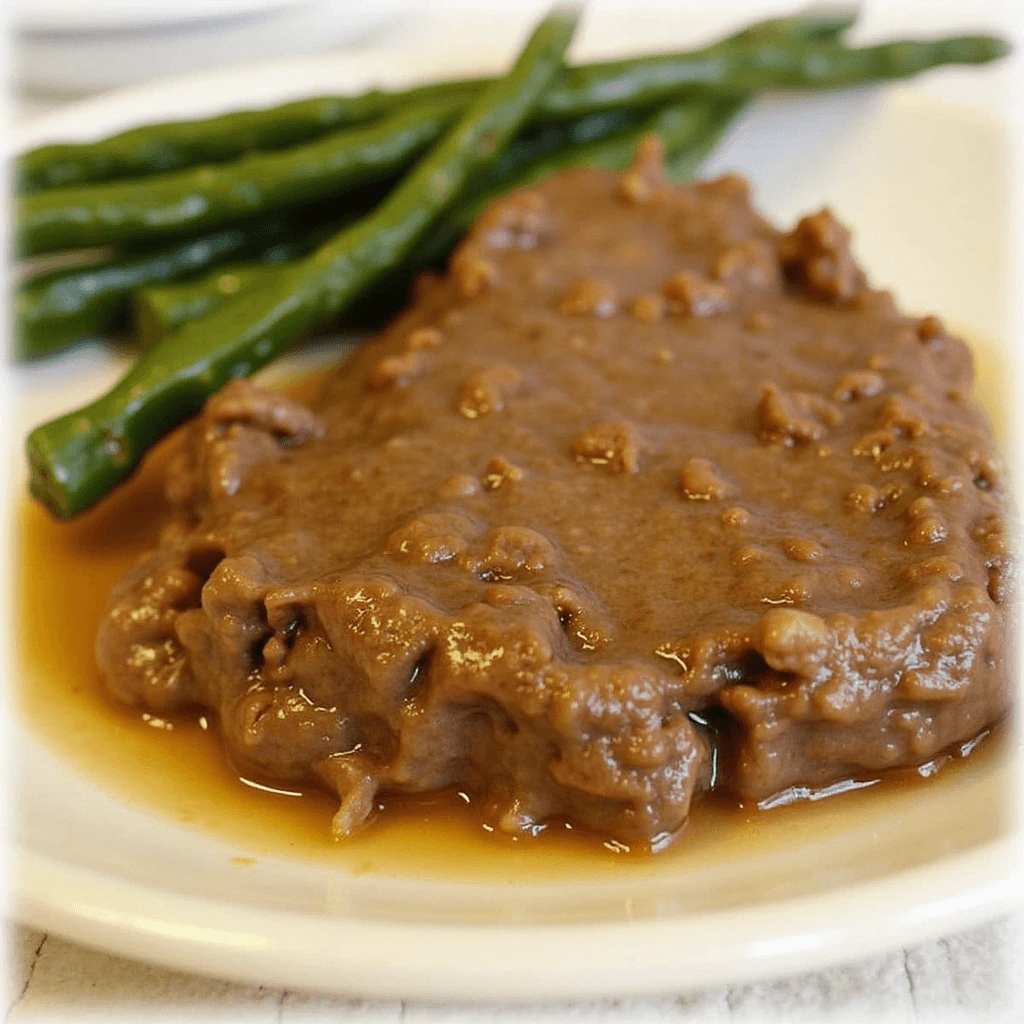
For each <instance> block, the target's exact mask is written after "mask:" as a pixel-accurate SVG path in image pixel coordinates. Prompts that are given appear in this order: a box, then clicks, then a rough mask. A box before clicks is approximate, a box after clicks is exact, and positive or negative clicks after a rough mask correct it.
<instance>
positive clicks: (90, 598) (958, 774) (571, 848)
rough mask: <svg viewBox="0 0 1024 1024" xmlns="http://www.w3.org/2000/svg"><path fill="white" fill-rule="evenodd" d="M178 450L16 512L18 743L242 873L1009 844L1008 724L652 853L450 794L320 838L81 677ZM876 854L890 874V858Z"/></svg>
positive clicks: (535, 869) (197, 725)
mask: <svg viewBox="0 0 1024 1024" xmlns="http://www.w3.org/2000/svg"><path fill="white" fill-rule="evenodd" d="M990 353H991V350H990V349H984V348H983V349H980V350H976V355H977V356H978V386H977V387H978V394H979V395H980V396H981V398H982V401H983V403H984V404H985V405H986V407H987V409H988V411H989V413H990V415H991V416H992V418H993V420H994V422H995V425H996V435H997V437H998V438H999V440H1000V442H1001V443H1002V444H1003V445H1004V446H1005V442H1006V438H1005V433H1004V432H1003V431H1002V430H1001V429H1000V428H1001V427H1003V426H1004V424H1005V422H1006V420H1005V417H1004V415H1003V413H1004V410H1005V407H1006V405H1005V403H1006V395H1005V393H1004V391H1003V389H1002V382H1003V381H1005V377H1004V376H1002V375H1001V374H1000V366H999V364H998V361H997V360H995V359H993V357H992V356H991V354H990ZM313 386H314V385H313V384H311V383H310V382H308V381H307V382H303V383H302V384H300V385H298V386H295V387H293V388H291V389H290V390H291V391H292V392H293V393H295V394H297V396H299V397H301V396H302V395H303V394H305V393H308V392H307V389H310V390H311V389H312V387H313ZM175 443H176V438H174V437H172V438H171V439H169V440H168V441H166V442H164V443H163V444H162V445H161V446H160V447H159V448H158V449H156V450H155V451H154V452H153V453H152V454H151V455H150V456H149V457H148V458H147V460H146V461H145V463H144V465H143V467H142V469H141V470H140V472H139V473H138V474H136V477H135V478H134V479H133V480H132V481H131V482H130V483H128V484H127V485H125V486H124V487H122V488H121V489H120V490H118V491H117V492H115V493H114V494H113V495H111V496H110V497H108V498H107V499H106V500H105V501H104V502H102V503H101V504H100V505H99V506H98V507H97V508H95V509H94V510H92V511H91V512H89V513H88V514H86V515H84V516H82V517H80V518H79V519H77V520H75V521H74V522H71V523H59V522H56V521H54V520H53V519H52V518H50V517H49V515H48V514H47V513H46V512H45V511H44V510H43V509H42V507H41V506H39V505H37V504H35V503H32V502H29V501H27V500H26V501H25V502H24V503H23V505H22V507H21V509H20V523H19V540H20V552H19V555H20V558H19V580H18V594H17V600H16V605H15V607H16V615H17V634H16V635H17V646H18V659H19V660H18V667H19V671H18V672H17V673H16V674H15V676H16V680H17V682H16V688H17V692H16V701H17V705H18V708H19V712H20V715H21V717H22V720H23V721H24V722H25V724H26V725H27V726H28V728H29V729H30V731H31V732H32V733H33V734H34V735H35V736H36V737H37V738H39V739H40V740H41V741H42V742H43V743H44V744H45V745H46V746H48V747H49V748H51V749H52V750H53V751H55V752H56V753H58V755H59V756H60V757H61V758H62V759H63V760H64V761H65V762H66V763H68V764H70V765H71V766H72V767H73V768H74V769H75V770H76V771H78V772H79V773H81V774H83V775H85V776H86V777H87V778H89V779H90V780H92V781H95V783H96V784H97V785H99V786H100V787H102V788H103V789H105V790H107V791H108V792H111V793H113V794H114V795H116V796H117V797H119V798H120V799H121V800H123V801H124V802H125V803H127V804H129V805H131V806H134V807H137V808H139V809H141V810H145V811H148V812H152V813H156V814H158V815H161V816H163V817H165V818H166V817H171V818H172V819H175V820H177V821H178V822H180V823H181V824H182V825H184V826H186V827H189V828H194V829H197V830H201V831H202V832H204V833H207V834H212V835H214V836H217V837H219V838H221V839H223V840H226V841H227V842H229V843H231V844H232V846H234V847H237V849H238V854H237V855H236V856H234V857H232V858H231V859H232V860H233V862H234V863H235V864H236V865H238V867H239V868H244V867H246V866H248V865H250V864H252V863H254V862H255V860H254V858H258V857H260V856H283V857H289V858H302V859H312V860H317V861H321V862H324V861H326V862H329V863H332V864H335V865H337V866H338V867H342V868H344V869H346V870H348V871H350V872H353V873H365V872H380V873H388V874H401V875H412V876H421V877H422V876H427V877H446V878H452V877H459V878H477V879H496V878H508V877H510V876H514V877H515V878H516V879H522V878H524V877H525V878H535V879H553V878H562V877H568V876H572V877H575V878H579V877H584V876H591V875H602V874H607V873H609V872H614V873H615V874H617V875H620V874H621V873H622V871H623V870H628V871H636V872H641V873H650V872H651V871H654V870H661V869H662V867H664V866H668V865H670V864H671V865H672V866H673V868H674V869H677V870H678V869H679V868H680V867H683V866H690V865H692V866H693V867H695V868H696V867H699V866H701V865H706V864H708V863H711V862H716V861H720V860H721V859H723V858H728V859H730V860H731V859H734V858H741V857H743V856H744V855H749V854H751V853H753V852H754V851H757V853H758V854H759V855H762V854H768V853H769V852H774V853H780V852H784V850H785V849H786V848H789V847H795V846H797V845H801V844H803V845H806V844H808V843H815V842H821V841H823V839H825V838H826V837H828V836H833V837H834V836H835V835H837V834H839V833H843V832H849V833H850V835H851V836H855V835H858V834H859V835H861V836H863V834H864V833H865V830H871V834H872V835H873V836H875V840H874V841H875V842H876V843H877V844H878V845H879V846H880V847H881V846H885V845H886V844H887V843H890V845H891V841H895V842H902V843H904V844H905V845H906V846H908V849H907V850H906V857H905V859H906V863H907V864H908V865H909V864H912V863H920V862H922V861H924V860H926V859H928V858H929V857H930V856H937V855H939V854H943V853H952V852H956V851H957V850H958V849H966V848H968V847H970V846H972V845H975V844H977V843H979V842H983V841H985V840H987V839H990V838H995V837H996V836H998V835H1000V834H1002V833H1004V832H1005V831H1006V829H1007V828H1008V817H1009V815H1008V809H1009V800H1008V794H1009V777H1010V772H1009V756H1008V755H1009V752H1010V750H1011V746H1012V745H1011V742H1010V735H1009V734H1010V732H1011V730H1010V729H1008V728H1007V727H1006V726H1005V725H1004V726H1001V727H998V728H997V729H996V730H994V731H993V732H992V733H985V734H982V736H980V737H978V738H976V740H974V741H972V742H970V743H967V744H964V745H963V746H962V747H961V748H958V749H956V750H951V751H949V752H948V754H947V755H944V756H942V757H940V758H937V759H936V760H935V761H934V762H932V763H931V764H930V765H927V766H924V767H923V768H922V769H919V770H903V771H897V772H891V773H888V774H887V775H885V776H884V777H883V778H882V779H864V780H861V781H860V783H858V784H857V785H856V786H854V785H850V786H848V787H843V786H839V787H831V789H832V790H839V792H835V793H832V794H831V795H829V796H828V799H820V798H815V799H813V800H808V799H803V800H797V801H794V802H791V803H788V804H784V805H781V806H773V807H770V808H767V809H763V808H759V807H757V806H743V805H737V804H736V803H735V802H734V801H732V800H729V799H727V798H717V797H714V796H712V797H710V798H705V799H703V800H700V801H698V802H697V804H696V806H695V808H694V810H693V812H692V813H691V816H690V821H689V824H688V826H687V828H686V829H685V833H684V834H683V835H682V836H680V837H679V839H678V840H677V841H676V842H675V843H674V844H673V845H672V846H671V847H670V848H669V849H668V850H667V851H664V852H661V853H658V854H656V855H652V854H650V853H649V852H648V851H645V850H638V849H633V850H630V849H629V848H628V847H626V846H624V845H623V844H620V843H617V842H613V841H604V840H602V839H601V838H600V837H596V836H594V835H588V834H583V833H581V832H580V831H579V830H572V829H570V828H568V827H567V826H564V825H553V826H550V827H549V828H547V829H546V830H544V831H543V832H542V833H540V834H538V835H537V836H535V837H532V838H529V839H521V840H516V839H512V838H510V837H508V836H506V835H503V834H501V833H496V832H494V831H493V830H491V829H490V827H489V826H487V825H485V824H483V823H482V822H481V821H480V819H479V818H477V817H475V816H474V814H473V809H472V807H471V806H470V807H468V808H467V807H466V804H467V803H470V800H469V797H468V796H466V795H465V794H461V793H450V792H449V793H442V794H438V795H433V796H427V797H415V798H409V797H404V798H397V797H389V798H387V799H386V800H384V801H383V802H381V803H380V804H379V808H378V813H377V814H376V815H375V817H374V818H373V819H372V820H371V822H370V823H369V824H368V825H367V826H366V827H365V828H364V829H363V830H362V831H361V832H359V833H358V834H357V835H356V836H355V837H354V838H352V839H349V840H347V841H345V842H336V841H334V840H333V839H332V838H331V835H330V823H331V817H332V815H333V813H334V812H335V810H336V809H337V801H336V798H334V797H332V796H330V795H328V794H326V793H322V792H319V791H315V790H309V791H298V790H275V789H273V788H271V787H266V786H264V785H262V784H261V783H258V782H257V781H255V780H251V779H246V778H244V777H241V776H240V775H239V773H238V772H237V771H236V770H235V769H234V767H233V766H232V765H231V764H230V762H229V760H228V758H227V756H226V755H225V753H224V750H223V748H222V746H221V744H220V742H219V740H218V738H217V735H216V722H215V721H214V720H213V719H212V718H211V717H210V716H209V715H207V714H201V713H199V712H197V713H195V714H194V715H191V716H187V717H184V716H178V717H175V718H173V719H169V720H164V719H161V718H159V717H155V716H153V715H150V714H144V713H141V712H139V711H137V710H131V709H127V708H124V707H121V706H119V705H117V704H116V703H115V702H114V701H113V700H111V699H110V698H109V697H107V695H106V693H105V692H104V689H103V685H102V681H101V679H100V677H99V673H98V671H97V670H96V667H95V657H94V643H95V638H96V630H97V626H98V623H99V621H100V618H101V616H102V614H103V611H104V607H105V604H106V600H107V594H108V592H109V590H110V588H111V586H112V585H113V584H114V583H115V582H116V580H117V579H118V578H119V577H120V576H121V575H122V573H123V572H124V571H125V570H126V569H127V568H128V567H129V566H130V565H131V563H132V562H133V561H134V560H135V559H136V558H137V557H138V556H139V555H140V554H142V553H143V552H144V551H146V550H147V549H149V548H150V547H152V546H153V545H154V544H155V543H156V540H157V536H158V533H159V530H160V525H161V520H162V517H163V515H164V513H165V505H164V501H163V497H162V476H161V472H162V467H163V464H164V463H165V461H166V459H167V457H168V455H169V452H170V450H171V449H172V447H173V445H174V444H175ZM967 755H970V756H967ZM820 795H824V794H818V795H816V797H817V796H820ZM940 811H941V818H944V819H945V821H946V822H948V821H949V820H951V815H955V820H956V822H957V828H956V830H955V834H950V830H949V829H948V828H944V827H943V826H942V821H941V820H936V814H937V812H940ZM879 822H887V823H888V824H887V825H882V826H881V827H880V826H879ZM893 822H898V823H899V824H898V827H897V826H896V825H894V824H893ZM876 833H877V835H876ZM908 837H911V838H912V841H911V842H907V840H908ZM910 847H912V848H910ZM887 856H889V860H890V861H891V850H890V853H889V854H887Z"/></svg>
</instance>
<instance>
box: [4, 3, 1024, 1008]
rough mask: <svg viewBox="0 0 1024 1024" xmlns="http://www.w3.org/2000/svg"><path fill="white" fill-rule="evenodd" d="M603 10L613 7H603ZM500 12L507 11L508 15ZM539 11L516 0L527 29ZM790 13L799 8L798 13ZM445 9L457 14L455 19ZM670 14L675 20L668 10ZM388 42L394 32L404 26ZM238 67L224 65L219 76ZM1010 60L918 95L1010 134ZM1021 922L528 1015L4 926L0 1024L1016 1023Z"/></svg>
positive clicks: (915, 25) (974, 6) (961, 18)
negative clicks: (291, 981)
mask: <svg viewBox="0 0 1024 1024" xmlns="http://www.w3.org/2000/svg"><path fill="white" fill-rule="evenodd" d="M605 2H608V3H612V4H614V3H616V2H621V0H605ZM505 6H506V7H507V6H508V4H506V5H505ZM540 6H546V5H545V4H540V3H538V2H537V0H521V3H520V4H519V5H518V7H519V10H520V11H521V12H522V17H523V18H524V19H527V18H530V17H533V16H534V14H535V12H536V10H537V9H539V7H540ZM633 6H634V7H635V8H636V9H637V12H638V15H637V16H638V17H645V18H647V17H660V16H665V15H666V10H665V9H666V7H672V6H674V5H673V4H670V3H668V0H648V2H646V3H641V2H640V0H636V2H635V4H634V5H633ZM786 6H788V5H787V4H786V3H785V2H784V0H778V2H777V3H774V4H773V3H771V2H767V3H766V2H762V0H719V3H718V5H717V6H714V7H713V8H712V6H711V5H710V4H708V5H707V6H706V8H705V9H706V10H711V9H713V10H714V15H713V16H714V17H715V18H716V19H719V20H721V21H722V22H723V24H728V23H729V22H730V21H735V20H737V19H743V20H746V19H750V18H754V17H759V16H763V14H764V13H765V12H766V11H775V12H778V11H779V10H781V9H783V8H785V7H786ZM793 6H796V5H795V4H794V5H793ZM861 6H862V8H863V15H862V19H861V27H860V28H859V29H858V37H859V38H860V39H862V40H864V41H869V40H871V39H873V38H883V37H885V36H895V35H899V34H939V33H943V32H951V31H968V30H984V31H999V32H1002V33H1003V34H1005V35H1007V36H1010V37H1011V38H1014V39H1015V40H1016V41H1017V45H1018V48H1020V47H1021V46H1024V31H1022V23H1024V19H1022V17H1021V11H1020V7H1019V4H1018V2H1017V0H975V2H973V3H971V4H965V3H964V2H963V0H874V2H871V0H869V2H866V3H862V5H861ZM456 9H458V12H457V14H456ZM675 16H676V17H678V16H679V15H678V8H677V9H676V13H675ZM453 17H457V19H458V23H459V25H460V29H461V31H462V32H469V31H473V30H474V29H475V28H479V29H480V30H486V24H487V20H488V7H487V4H486V2H480V3H475V4H474V3H459V2H457V0H445V2H443V3H441V4H435V5H433V7H432V8H431V9H430V11H429V12H426V11H421V12H420V13H419V14H418V15H417V16H416V17H414V18H410V19H409V20H408V21H407V22H406V24H405V29H404V31H415V33H416V35H417V37H419V38H422V39H424V40H425V41H426V40H427V39H428V38H429V37H430V36H431V35H434V34H437V35H440V34H443V33H444V32H446V31H450V30H451V24H452V19H453ZM396 32H397V33H399V34H401V33H402V32H403V28H402V27H399V28H398V29H396ZM243 60H244V55H242V54H238V55H231V54H225V64H230V63H237V62H241V61H243ZM1020 64H1021V61H1020V60H1019V59H1017V60H1014V61H1010V62H1004V63H1003V64H1001V65H998V66H996V67H993V68H982V69H970V70H966V71H964V70H950V71H943V72H938V73H934V74H932V75H930V76H928V77H927V78H926V79H924V80H923V81H922V82H921V87H922V88H924V89H926V90H927V91H929V92H932V93H934V94H936V95H941V96H944V97H947V98H952V99H956V100H959V101H961V102H967V103H971V104H975V105H977V106H980V107H985V108H988V109H990V110H993V111H996V112H998V113H999V114H1001V115H1003V116H1004V117H1007V118H1008V119H1009V120H1010V121H1011V122H1013V123H1014V124H1015V125H1016V126H1017V129H1018V130H1019V128H1020V120H1021V119H1020V107H1019V105H1018V104H1019V97H1020V84H1021V83H1020V70H1019V69H1020ZM13 100H14V103H13V114H14V120H15V121H16V122H24V121H27V120H30V119H32V118H35V117H38V116H41V115H43V114H45V113H49V112H51V111H53V110H56V109H59V107H60V106H62V105H63V104H64V103H66V102H68V98H67V97H59V96H42V95H39V94H32V95H27V94H20V95H15V96H14V97H13ZM1022 931H1024V918H1022V917H1021V916H1020V915H1019V914H1018V915H1013V916H1007V917H1005V918H1002V919H1000V920H998V921H995V922H993V923H990V924H987V925H985V926H982V927H980V928H976V929H973V930H971V931H968V932H963V933H960V934H955V935H950V936H948V937H946V938H943V939H940V940H938V941H935V942H929V943H926V944H924V945H921V946H916V947H913V948H910V949H906V950H901V951H898V952H896V953H893V954H887V955H884V956H879V957H876V958H873V959H871V960H868V961H864V962H860V963H853V964H848V965H844V966H841V967H837V968H834V969H831V970H827V971H821V972H817V973H813V974H808V975H803V976H800V977H795V978H789V979H783V980H779V981H773V982H764V983H760V984H755V985H737V986H728V987H724V988H716V989H708V990H704V991H700V992H697V993H692V994H688V995H682V996H678V997H662V998H652V999H631V1000H606V1001H594V1002H572V1003H565V1002H562V1003H546V1004H533V1005H529V1006H521V1007H514V1006H486V1007H483V1006H475V1007H466V1006H456V1005H427V1004H422V1003H414V1002H407V1001H403V1002H373V1001H363V1000H345V999H333V998H328V997H322V996H310V995H306V994H303V993H299V992H291V991H285V990H281V989H274V988H265V987H255V988H254V987H247V986H243V985H235V984H232V983H229V982H221V981H214V980H210V979H207V978H201V977H198V976H192V975H186V974H181V973H178V972H175V971H169V970H165V969H163V968H160V967H154V966H150V965H147V964H141V963H135V962H133V961H129V960H125V959H121V958H119V957H114V956H108V955H107V954H104V953H100V952H97V951H94V950H90V949H86V948H84V947H81V946H78V945H75V944H73V943H70V942H66V941H64V940H62V939H60V938H59V937H57V936H53V935H44V934H42V933H40V932H36V931H34V930H32V929H28V928H24V927H21V926H18V925H13V926H12V929H11V932H10V937H9V938H10V952H11V963H10V977H9V979H8V994H7V1002H6V1004H5V1006H6V1010H5V1019H7V1020H9V1021H11V1022H12V1024H14V1022H22V1021H75V1022H78V1021H83V1022H85V1021H93V1020H96V1021H101V1020H103V1021H107V1020H124V1021H139V1022H145V1024H149V1022H157V1021H159V1022H165V1021H166V1022H170V1021H185V1020H188V1021H207V1020H210V1021H226V1022H227V1021H230V1022H235V1021H238V1022H243V1021H244V1022H250V1021H251V1022H264V1021H266V1022H278V1024H306V1022H310V1024H312V1022H332V1024H333V1022H336V1024H346V1022H350V1021H352V1022H355V1021H358V1022H365V1024H371V1022H373V1024H377V1022H381V1024H384V1022H389V1024H390V1022H392V1021H435V1022H445V1021H453V1022H454V1021H459V1022H471V1021H502V1022H506V1024H517V1022H520V1021H522V1022H527V1021H529V1022H538V1024H540V1022H552V1024H554V1022H569V1021H581V1022H582V1021H588V1022H591V1021H592V1022H604V1021H609V1022H610V1021H616V1022H626V1021H629V1022H632V1021H644V1022H650V1024H655V1022H669V1021H672V1022H681V1024H682V1022H687V1024H704V1022H712V1021H714V1022H731V1021H743V1022H762V1021H763V1022H769V1021H792V1020H802V1021H818V1020H828V1021H829V1022H851V1024H853V1022H861V1021H864V1022H879V1024H882V1022H893V1024H897V1022H904V1021H906V1022H909V1021H920V1022H927V1024H931V1022H935V1024H939V1022H971V1024H973V1022H976V1021H977V1022H982V1021H985V1022H988V1021H994V1022H1003V1021H1005V1022H1011V1021H1013V1022H1019V1021H1021V1020H1024V986H1022V978H1024V956H1022V944H1021V934H1022Z"/></svg>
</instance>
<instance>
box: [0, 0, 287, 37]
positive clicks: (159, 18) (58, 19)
mask: <svg viewBox="0 0 1024 1024" xmlns="http://www.w3.org/2000/svg"><path fill="white" fill-rule="evenodd" d="M304 2H305V0H14V3H13V5H12V6H13V8H14V10H13V15H14V18H13V20H14V24H15V26H16V27H17V28H18V29H19V30H20V31H22V32H53V33H68V32H95V31H96V30H98V29H99V30H103V29H107V30H109V29H131V28H138V27H140V26H142V25H175V24H180V23H181V22H185V21H206V20H207V19H209V18H230V17H236V16H238V15H245V14H256V13H259V12H261V11H269V10H274V9H276V8H281V7H292V6H294V5H295V4H300V3H304Z"/></svg>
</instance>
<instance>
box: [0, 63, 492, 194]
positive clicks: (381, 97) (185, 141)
mask: <svg viewBox="0 0 1024 1024" xmlns="http://www.w3.org/2000/svg"><path fill="white" fill-rule="evenodd" d="M482 81H483V80H482V79H472V80H465V81H462V82H458V81H447V82H436V83H430V84H429V85H424V86H419V87H417V88H414V89H405V90H402V91H401V92H388V91H385V90H383V89H372V90H371V91H369V92H365V93H362V94H360V95H357V96H320V97H315V98H312V99H303V100H296V101H294V102H292V103H285V104H283V105H282V106H278V107H274V108H272V109H270V110H240V111H233V112H231V113H228V114H220V115H218V116H216V117H208V118H202V119H198V120H189V121H169V122H166V123H163V124H148V125H142V126H141V127H139V128H130V129H128V131H124V132H120V133H119V134H117V135H112V136H110V137H109V138H106V139H100V140H99V141H98V142H80V143H73V142H72V143H56V144H54V145H49V146H40V147H39V148H38V149H33V150H31V151H30V152H28V153H26V154H25V155H24V156H22V157H21V158H20V159H19V160H18V161H17V179H18V190H19V192H21V193H22V194H26V193H29V192H37V191H40V190H43V189H49V188H66V187H68V186H72V185H85V184H88V183H89V182H94V181H110V180H116V179H123V178H137V177H141V176H144V175H149V174H166V173H168V172H171V171H178V170H181V169H182V168H184V167H194V166H196V165H199V164H217V163H224V162H225V161H228V160H233V159H235V158H236V157H239V156H241V155H242V154H243V153H249V152H253V151H257V150H276V149H287V148H288V147H290V146H298V145H302V144H303V143H306V142H310V141H312V140H313V139H317V138H320V137H321V136H324V135H329V134H331V133H333V132H337V131H341V130H343V129H346V128H354V127H356V126H361V125H365V124H368V123H370V122H373V121H376V120H379V119H380V118H383V117H387V116H389V115H391V114H394V113H395V112H396V111H399V110H402V109H405V108H407V107H409V106H419V105H420V104H422V103H432V102H433V101H435V100H443V101H444V102H455V101H458V99H459V98H460V97H463V96H465V97H469V96H472V95H475V94H476V92H478V91H479V88H480V85H481V83H482Z"/></svg>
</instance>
